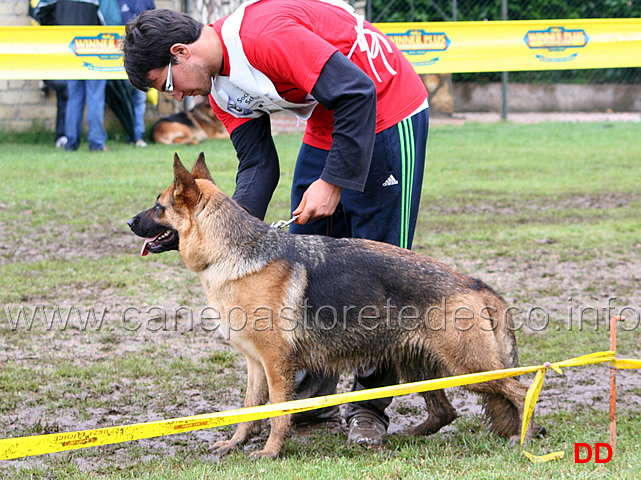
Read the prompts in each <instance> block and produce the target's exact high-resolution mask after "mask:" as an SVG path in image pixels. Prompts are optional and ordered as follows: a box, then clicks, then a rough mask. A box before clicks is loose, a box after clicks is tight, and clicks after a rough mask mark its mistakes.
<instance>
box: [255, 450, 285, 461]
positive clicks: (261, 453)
mask: <svg viewBox="0 0 641 480" xmlns="http://www.w3.org/2000/svg"><path fill="white" fill-rule="evenodd" d="M278 453H279V452H274V451H272V450H267V449H264V450H258V451H257V452H252V453H250V454H249V458H251V459H252V460H259V459H261V458H278Z"/></svg>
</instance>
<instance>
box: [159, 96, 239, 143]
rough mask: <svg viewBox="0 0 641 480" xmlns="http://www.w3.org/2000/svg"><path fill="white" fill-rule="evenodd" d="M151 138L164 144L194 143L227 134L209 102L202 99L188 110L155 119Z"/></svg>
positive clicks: (226, 135)
mask: <svg viewBox="0 0 641 480" xmlns="http://www.w3.org/2000/svg"><path fill="white" fill-rule="evenodd" d="M151 138H152V139H153V141H154V142H156V143H164V144H166V145H177V144H182V143H190V144H193V145H196V144H198V143H200V142H202V141H204V140H211V139H213V138H229V134H228V133H227V131H226V130H225V127H224V126H223V124H222V122H221V121H220V120H219V119H218V117H216V114H215V113H214V111H213V110H212V109H211V107H210V105H209V102H208V101H204V102H201V103H199V104H198V105H196V106H195V107H194V108H192V109H191V110H189V111H186V112H178V113H174V114H173V115H169V116H168V117H164V118H161V119H159V120H158V121H156V123H154V125H153V127H151Z"/></svg>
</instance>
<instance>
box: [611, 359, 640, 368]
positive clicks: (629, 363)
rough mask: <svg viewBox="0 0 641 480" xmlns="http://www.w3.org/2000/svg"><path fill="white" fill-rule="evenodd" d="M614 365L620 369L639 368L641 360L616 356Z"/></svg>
mask: <svg viewBox="0 0 641 480" xmlns="http://www.w3.org/2000/svg"><path fill="white" fill-rule="evenodd" d="M614 366H615V367H616V368H618V369H620V370H625V369H636V368H641V360H633V359H631V358H617V359H616V360H615V362H614Z"/></svg>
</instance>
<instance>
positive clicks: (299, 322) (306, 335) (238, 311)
mask: <svg viewBox="0 0 641 480" xmlns="http://www.w3.org/2000/svg"><path fill="white" fill-rule="evenodd" d="M129 226H130V227H131V229H132V230H133V231H134V233H135V234H136V235H139V236H141V237H145V238H146V240H145V242H144V245H143V248H142V255H146V254H147V253H149V252H151V253H160V252H165V251H167V250H176V249H177V250H178V251H179V252H180V255H181V256H182V258H183V260H184V262H185V264H186V265H187V267H188V268H189V269H191V270H193V271H194V272H197V273H198V274H199V276H200V280H201V282H202V285H203V287H204V288H205V291H206V293H207V299H208V302H209V305H210V306H211V307H213V308H215V309H216V311H217V312H218V313H219V322H220V326H221V330H222V331H224V332H228V333H229V339H230V341H231V343H232V344H233V345H234V346H235V347H236V348H238V349H239V350H240V351H241V352H243V353H244V354H245V357H246V358H247V368H248V379H247V394H246V397H245V406H246V407H250V406H255V405H262V404H264V403H266V402H267V401H268V400H269V401H270V402H272V403H277V402H284V401H287V400H291V399H292V391H293V385H294V377H295V372H296V371H297V369H301V368H304V369H307V370H308V371H312V372H324V373H330V372H336V371H339V370H343V369H352V368H371V367H387V368H389V367H394V368H398V371H399V373H400V375H401V377H402V378H403V379H404V380H405V381H407V382H414V381H420V380H427V379H432V378H437V377H443V376H450V375H462V374H469V373H475V372H481V371H487V370H498V369H503V368H509V367H516V366H518V353H517V347H516V341H515V338H514V332H513V328H512V319H511V317H510V315H509V311H508V309H507V306H506V303H505V301H504V300H503V299H502V298H501V297H500V296H499V295H498V294H497V293H496V292H495V291H494V290H492V289H491V288H490V287H489V286H487V285H486V284H485V283H483V282H482V281H480V280H475V279H473V278H470V277H467V276H465V275H462V274H460V273H457V272H455V271H454V270H452V269H450V268H449V267H447V266H445V265H443V264H441V263H438V262H436V261H434V260H432V259H431V258H429V257H426V256H423V255H420V254H417V253H415V252H412V251H409V250H405V249H401V248H398V247H395V246H391V245H388V244H384V243H378V242H373V241H369V240H362V239H334V238H330V237H322V236H311V235H310V236H308V235H292V234H289V233H286V232H281V231H279V230H277V229H273V228H270V227H269V226H267V225H266V224H265V223H263V222H261V221H260V220H258V219H256V218H254V217H252V216H250V215H249V214H248V213H246V212H245V211H244V210H243V209H242V208H241V207H240V206H238V205H237V204H236V203H235V202H234V201H233V200H231V199H230V198H229V197H227V196H226V195H224V194H223V193H222V192H221V191H220V190H219V189H218V188H217V187H216V185H215V184H214V181H213V180H212V178H211V175H210V173H209V170H208V169H207V166H206V165H205V158H204V155H203V154H202V153H201V154H200V156H199V157H198V160H197V161H196V164H195V165H194V168H193V170H192V172H191V173H189V171H187V170H186V169H185V167H184V166H183V165H182V163H181V162H180V159H179V158H178V155H175V157H174V182H173V183H172V184H171V185H170V186H169V187H167V188H166V189H165V191H164V192H162V193H161V194H160V195H159V196H158V199H157V201H156V204H155V205H154V206H153V207H152V208H150V209H149V210H147V211H144V212H142V213H139V214H138V215H136V216H135V217H133V218H132V219H131V220H129ZM465 388H467V389H468V390H470V391H473V392H476V393H480V394H482V395H483V396H484V400H485V411H486V413H487V414H488V416H489V417H490V420H491V425H492V428H493V430H494V431H495V432H496V433H498V434H500V435H503V436H515V435H518V433H519V428H520V421H521V418H522V414H523V407H524V400H525V393H526V390H527V389H526V387H525V386H524V385H523V384H521V383H519V382H518V381H517V380H515V379H513V378H508V379H504V380H496V381H492V382H486V383H480V384H476V385H469V386H467V387H465ZM422 396H423V397H424V399H425V402H426V405H427V410H428V413H429V416H428V418H427V420H426V421H425V422H423V423H422V424H420V425H418V426H417V427H414V428H413V429H412V433H415V434H430V433H434V432H436V431H438V430H439V429H440V428H441V427H443V426H444V425H447V424H448V423H450V422H452V421H453V420H454V419H455V418H456V412H455V410H454V408H453V407H452V405H451V404H450V402H449V401H448V399H447V397H446V396H445V394H444V393H443V391H434V392H426V393H423V394H422ZM257 426H259V425H256V422H249V423H245V424H242V425H241V426H240V427H239V428H238V430H237V431H236V433H235V434H234V435H233V437H232V438H231V439H230V440H227V441H222V442H217V443H216V444H214V446H213V449H214V450H215V451H216V452H218V453H220V454H225V453H227V452H229V451H230V450H231V449H232V448H234V447H235V446H236V445H238V444H241V443H243V442H245V441H246V440H247V439H248V438H249V437H250V436H251V435H252V433H254V431H255V430H256V428H255V427H257ZM290 427H291V416H290V415H286V416H281V417H275V418H272V421H271V432H270V435H269V439H268V440H267V443H266V445H265V448H264V449H263V450H261V451H258V452H255V453H254V454H253V455H255V456H268V457H276V456H278V454H279V452H280V450H281V448H282V446H283V442H284V441H285V438H286V437H287V436H288V434H289V433H290Z"/></svg>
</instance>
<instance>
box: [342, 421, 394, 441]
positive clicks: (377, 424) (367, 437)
mask: <svg viewBox="0 0 641 480" xmlns="http://www.w3.org/2000/svg"><path fill="white" fill-rule="evenodd" d="M386 438H387V428H386V427H385V425H384V424H383V422H381V420H380V419H378V418H377V417H375V416H374V415H368V414H366V413H361V414H358V415H355V416H354V417H352V419H351V420H350V422H349V433H348V434H347V443H360V444H365V445H370V446H372V447H380V446H381V445H383V443H385V439H386Z"/></svg>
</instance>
